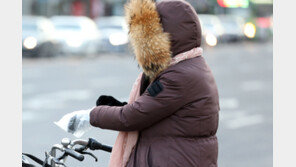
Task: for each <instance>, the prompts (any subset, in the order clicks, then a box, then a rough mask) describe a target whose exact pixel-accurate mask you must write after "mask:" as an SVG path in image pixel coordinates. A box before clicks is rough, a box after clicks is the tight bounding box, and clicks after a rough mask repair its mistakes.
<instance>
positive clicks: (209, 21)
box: [198, 14, 224, 46]
mask: <svg viewBox="0 0 296 167" xmlns="http://www.w3.org/2000/svg"><path fill="white" fill-rule="evenodd" d="M198 17H199V20H200V23H201V27H202V36H203V42H202V43H203V44H207V45H208V46H216V45H217V44H218V42H220V41H221V39H222V35H223V33H224V30H223V26H222V23H221V21H220V20H219V18H218V17H217V16H215V15H210V14H199V15H198Z"/></svg>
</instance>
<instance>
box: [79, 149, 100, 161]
mask: <svg viewBox="0 0 296 167" xmlns="http://www.w3.org/2000/svg"><path fill="white" fill-rule="evenodd" d="M81 154H88V155H90V156H92V157H93V158H94V159H95V161H96V162H97V161H98V158H97V157H96V156H95V155H94V154H93V153H91V152H86V151H82V152H81Z"/></svg>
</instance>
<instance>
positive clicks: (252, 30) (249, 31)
mask: <svg viewBox="0 0 296 167" xmlns="http://www.w3.org/2000/svg"><path fill="white" fill-rule="evenodd" d="M244 34H245V36H246V37H248V38H254V37H255V35H256V26H255V25H254V24H253V23H250V22H249V23H246V24H245V26H244Z"/></svg>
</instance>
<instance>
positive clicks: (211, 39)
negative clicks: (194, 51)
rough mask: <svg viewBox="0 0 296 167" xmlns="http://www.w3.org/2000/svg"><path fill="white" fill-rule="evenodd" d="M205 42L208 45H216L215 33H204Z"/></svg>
mask: <svg viewBox="0 0 296 167" xmlns="http://www.w3.org/2000/svg"><path fill="white" fill-rule="evenodd" d="M206 43H207V44H208V45H209V46H216V45H217V43H218V39H217V37H216V36H215V35H213V34H207V35H206Z"/></svg>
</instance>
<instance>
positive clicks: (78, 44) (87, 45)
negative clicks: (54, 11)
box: [51, 16, 100, 55]
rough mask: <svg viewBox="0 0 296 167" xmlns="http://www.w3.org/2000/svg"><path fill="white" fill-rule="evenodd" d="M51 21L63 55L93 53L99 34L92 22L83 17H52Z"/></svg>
mask: <svg viewBox="0 0 296 167" xmlns="http://www.w3.org/2000/svg"><path fill="white" fill-rule="evenodd" d="M51 20H52V22H53V24H54V26H55V38H56V39H57V40H58V41H60V42H61V44H62V50H61V52H62V53H63V54H80V55H86V54H92V53H95V50H96V46H97V42H98V39H99V35H100V34H99V32H98V29H97V27H96V24H95V23H94V21H93V20H91V19H90V18H88V17H85V16H53V17H52V18H51Z"/></svg>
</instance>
